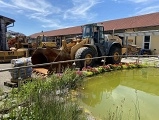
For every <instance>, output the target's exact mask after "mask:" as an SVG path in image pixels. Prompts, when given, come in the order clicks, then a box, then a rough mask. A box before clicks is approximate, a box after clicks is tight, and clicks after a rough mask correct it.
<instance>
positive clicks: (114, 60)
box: [106, 46, 121, 64]
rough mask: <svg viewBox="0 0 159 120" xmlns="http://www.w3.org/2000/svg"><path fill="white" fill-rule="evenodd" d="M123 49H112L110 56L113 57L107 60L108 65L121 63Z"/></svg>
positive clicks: (114, 47)
mask: <svg viewBox="0 0 159 120" xmlns="http://www.w3.org/2000/svg"><path fill="white" fill-rule="evenodd" d="M120 55H121V48H119V47H116V46H113V47H112V48H111V49H110V52H109V56H113V57H108V58H106V61H107V63H108V64H118V63H120V62H121V56H120Z"/></svg>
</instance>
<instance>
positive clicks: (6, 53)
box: [0, 15, 28, 62]
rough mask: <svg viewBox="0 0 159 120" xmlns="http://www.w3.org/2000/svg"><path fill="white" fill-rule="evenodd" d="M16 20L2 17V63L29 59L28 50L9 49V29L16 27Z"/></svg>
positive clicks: (0, 57) (0, 31)
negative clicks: (7, 36) (7, 37)
mask: <svg viewBox="0 0 159 120" xmlns="http://www.w3.org/2000/svg"><path fill="white" fill-rule="evenodd" d="M14 22H15V20H13V19H11V18H7V17H5V16H1V15H0V62H10V61H11V59H17V58H21V57H28V50H27V49H19V50H16V49H12V50H10V49H9V47H8V43H7V40H6V31H7V27H12V26H14ZM10 24H13V25H12V26H9V25H10Z"/></svg>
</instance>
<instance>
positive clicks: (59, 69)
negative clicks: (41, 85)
mask: <svg viewBox="0 0 159 120" xmlns="http://www.w3.org/2000/svg"><path fill="white" fill-rule="evenodd" d="M57 72H58V73H61V63H59V64H58V71H57Z"/></svg>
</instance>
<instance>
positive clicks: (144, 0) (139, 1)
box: [128, 0, 151, 3]
mask: <svg viewBox="0 0 159 120" xmlns="http://www.w3.org/2000/svg"><path fill="white" fill-rule="evenodd" d="M128 1H130V2H134V3H145V2H149V1H151V0H128Z"/></svg>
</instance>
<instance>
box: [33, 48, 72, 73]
mask: <svg viewBox="0 0 159 120" xmlns="http://www.w3.org/2000/svg"><path fill="white" fill-rule="evenodd" d="M70 59H71V57H70V54H69V53H68V52H66V51H64V50H60V49H54V48H38V49H36V50H35V52H34V53H33V55H32V57H31V60H32V64H33V65H35V64H43V63H50V62H57V61H66V60H70ZM71 64H72V63H63V64H61V66H62V67H66V66H68V65H71ZM58 67H59V65H58V64H56V65H55V64H54V65H47V66H42V67H40V68H46V69H48V70H49V72H50V71H51V72H52V71H54V70H53V69H56V70H57V68H58Z"/></svg>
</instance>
